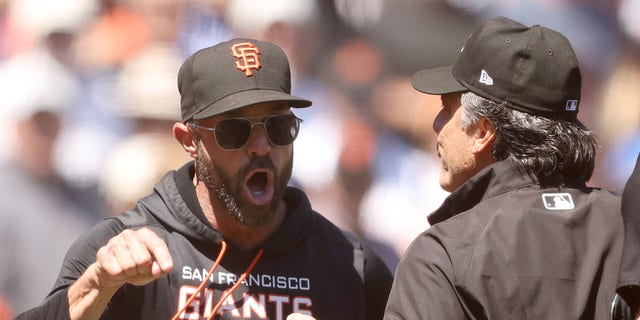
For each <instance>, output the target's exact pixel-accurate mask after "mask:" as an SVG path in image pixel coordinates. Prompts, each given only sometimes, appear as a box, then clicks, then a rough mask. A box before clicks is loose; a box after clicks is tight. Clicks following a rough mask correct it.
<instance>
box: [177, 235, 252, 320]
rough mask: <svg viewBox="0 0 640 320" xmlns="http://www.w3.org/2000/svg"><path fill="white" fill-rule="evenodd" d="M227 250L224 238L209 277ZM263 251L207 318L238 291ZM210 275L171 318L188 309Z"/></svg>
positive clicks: (226, 291)
mask: <svg viewBox="0 0 640 320" xmlns="http://www.w3.org/2000/svg"><path fill="white" fill-rule="evenodd" d="M226 251H227V243H226V242H225V241H224V240H222V243H221V248H220V252H219V253H218V257H217V258H216V261H215V262H214V263H213V266H211V269H210V270H209V273H208V274H209V277H210V276H211V275H213V272H214V271H215V270H216V269H217V268H218V265H220V261H221V260H222V257H224V254H225V252H226ZM263 252H264V250H263V249H260V251H258V253H257V254H256V256H255V257H254V258H253V261H251V264H249V267H247V270H245V272H243V273H242V275H240V278H238V280H237V281H236V283H235V284H234V285H233V286H232V287H231V288H230V289H228V290H225V291H224V293H223V294H222V297H220V300H219V301H218V303H216V305H215V307H213V309H212V310H211V315H210V316H209V318H207V320H211V319H212V318H213V317H214V316H215V315H216V313H218V309H220V306H222V303H224V301H225V300H226V299H227V297H229V295H231V294H232V293H233V292H234V291H236V289H238V287H239V286H240V284H242V281H244V279H246V278H247V276H248V275H249V274H250V273H251V270H253V267H255V266H256V264H257V263H258V260H260V257H261V256H262V253H263ZM209 277H206V278H205V279H204V280H202V282H201V283H200V285H199V286H198V288H197V290H196V293H195V294H193V295H192V296H191V297H189V299H187V301H186V303H185V304H184V306H183V307H182V308H181V309H180V310H178V312H176V314H175V315H174V316H173V317H172V318H171V320H177V319H178V317H180V315H181V314H182V313H183V312H184V311H185V310H186V309H187V307H188V306H189V304H190V303H191V302H192V301H193V300H194V299H195V298H196V296H197V295H198V294H200V293H201V291H202V288H204V286H205V285H206V283H207V280H208V279H209Z"/></svg>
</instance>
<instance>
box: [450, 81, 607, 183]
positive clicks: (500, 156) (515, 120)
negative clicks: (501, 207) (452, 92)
mask: <svg viewBox="0 0 640 320" xmlns="http://www.w3.org/2000/svg"><path fill="white" fill-rule="evenodd" d="M460 102H461V104H462V117H461V122H462V126H463V127H464V128H468V127H469V126H470V125H472V124H473V123H475V122H476V121H478V119H480V118H487V119H488V120H489V121H491V122H493V123H494V124H495V126H496V140H495V142H494V144H493V147H492V150H491V152H492V154H493V156H494V158H495V159H496V160H505V159H511V160H513V161H515V162H516V163H517V165H518V166H519V167H520V168H521V169H523V170H525V171H526V172H527V173H528V174H529V175H530V176H532V177H536V178H537V179H538V180H541V179H543V178H544V177H546V176H549V175H551V174H555V173H559V174H560V175H562V176H563V177H565V178H578V179H582V180H584V181H587V180H589V179H590V178H591V175H592V174H593V168H594V166H595V156H596V149H597V148H598V142H597V140H596V137H595V134H594V133H593V132H592V131H590V130H588V129H587V128H586V127H585V126H584V125H583V124H582V123H580V122H579V121H577V120H575V121H567V120H564V119H561V118H558V119H550V118H545V117H540V116H534V115H531V114H528V113H525V112H521V111H517V110H514V109H511V108H508V107H506V106H505V105H504V104H498V103H495V102H493V101H491V100H488V99H485V98H483V97H481V96H478V95H477V94H475V93H473V92H466V93H464V94H462V97H461V98H460Z"/></svg>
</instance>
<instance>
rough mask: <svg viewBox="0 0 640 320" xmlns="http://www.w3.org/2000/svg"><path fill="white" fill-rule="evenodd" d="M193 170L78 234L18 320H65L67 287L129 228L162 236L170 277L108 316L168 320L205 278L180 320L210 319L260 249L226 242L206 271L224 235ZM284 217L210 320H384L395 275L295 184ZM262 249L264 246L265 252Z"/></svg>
mask: <svg viewBox="0 0 640 320" xmlns="http://www.w3.org/2000/svg"><path fill="white" fill-rule="evenodd" d="M193 174H194V167H193V163H192V162H191V163H189V164H187V165H185V166H184V167H182V168H181V169H179V170H177V171H171V172H169V173H167V174H166V175H165V176H164V177H163V178H162V180H161V181H160V183H158V184H157V185H156V186H155V188H154V192H153V193H152V194H151V195H149V196H147V197H145V198H143V199H141V200H140V201H139V202H138V204H137V206H136V207H135V208H134V209H133V210H130V211H128V212H125V213H124V214H123V215H121V216H118V217H115V218H108V219H105V220H104V221H102V222H101V223H99V224H98V225H96V226H95V227H94V228H92V229H91V230H90V231H88V232H87V233H85V234H84V235H83V236H82V237H80V238H79V239H78V240H77V241H76V242H75V243H74V245H73V246H72V247H71V249H70V250H69V252H68V253H67V255H66V257H65V260H64V263H63V266H62V270H61V272H60V275H59V276H58V280H57V281H56V284H55V286H54V289H53V290H52V292H51V293H50V294H49V296H48V297H47V299H46V300H45V301H44V302H43V304H42V305H41V306H40V307H37V308H34V309H32V310H29V311H27V312H25V313H23V314H21V315H20V316H18V319H68V318H69V315H68V301H67V289H68V287H69V286H70V285H71V284H72V283H73V282H74V281H75V280H76V279H77V278H78V277H80V275H81V274H82V273H83V272H84V271H85V270H86V269H87V267H88V266H89V265H91V264H92V263H94V262H95V259H96V253H97V251H98V249H99V248H100V247H102V246H103V245H105V244H106V243H107V242H108V240H109V239H110V238H112V237H113V236H115V235H117V234H119V233H120V232H121V231H122V230H124V229H126V228H134V229H138V228H141V227H147V228H149V229H151V230H153V231H154V232H156V233H157V234H158V235H159V236H160V237H161V238H163V239H164V240H165V241H166V243H167V245H168V247H169V251H170V253H171V256H172V258H173V269H172V271H171V272H170V274H169V275H167V276H164V277H161V278H159V279H156V280H155V281H153V282H151V283H149V284H147V285H145V286H142V287H137V286H132V285H128V284H127V285H124V286H123V287H122V288H121V289H120V290H119V291H118V292H117V293H116V294H115V296H114V297H113V298H112V300H111V302H110V303H109V305H108V307H107V310H106V311H105V313H104V314H103V316H102V319H154V320H156V319H170V318H171V317H172V316H174V314H175V313H176V312H177V310H178V309H179V308H182V307H183V306H184V305H185V301H186V300H187V299H188V298H189V297H190V296H192V295H193V293H194V292H195V291H196V289H197V287H198V286H199V285H200V283H201V282H203V280H205V279H207V278H208V279H207V280H205V281H207V284H206V286H205V288H204V289H203V291H204V297H205V298H204V299H201V297H202V294H201V295H198V296H197V297H196V299H195V300H193V301H192V302H191V303H190V304H189V306H188V307H187V308H186V311H185V313H183V314H182V317H179V319H201V318H202V317H203V319H206V318H208V317H209V315H210V313H211V310H212V308H213V305H215V304H216V303H217V302H218V301H219V300H220V297H221V296H222V294H223V292H224V291H225V290H227V289H229V288H231V287H232V286H233V285H234V284H235V283H236V280H237V279H238V278H239V277H240V275H241V274H242V273H243V272H245V271H246V270H247V268H248V267H249V265H250V264H251V262H252V260H253V259H254V258H255V257H256V255H257V252H258V249H256V250H251V251H242V250H239V249H238V248H235V247H233V246H232V245H229V247H228V249H227V250H226V253H225V254H224V255H223V256H222V259H221V262H220V265H219V266H218V267H217V269H216V270H215V271H214V272H213V273H212V274H209V270H210V268H211V266H212V265H213V263H214V261H215V260H216V257H217V256H218V254H219V253H220V251H221V243H222V240H223V237H222V235H221V234H220V233H218V232H217V230H215V229H214V228H213V227H212V226H211V225H210V224H209V223H208V222H207V220H206V219H205V217H204V214H203V213H202V210H201V208H200V205H199V204H198V200H197V198H196V194H195V189H194V187H193V184H192V183H191V181H192V177H193ZM285 202H286V204H287V216H286V219H285V221H284V222H283V224H282V226H281V227H280V228H279V229H278V230H277V231H276V233H275V234H274V235H272V236H271V237H270V238H269V239H268V240H267V241H265V243H264V244H263V245H262V246H261V249H263V254H262V255H261V256H260V257H259V258H258V261H257V264H256V265H255V267H254V268H253V269H252V270H251V272H250V274H249V275H248V276H247V278H246V279H245V280H244V281H242V284H241V285H240V286H239V287H238V288H237V289H236V290H235V291H234V292H233V293H232V294H231V295H230V296H229V297H228V298H227V299H225V303H223V304H222V306H221V307H220V309H219V311H224V313H223V314H222V316H221V317H220V318H214V319H271V320H281V319H285V318H286V317H287V315H289V314H290V313H293V312H301V313H309V312H310V313H311V315H313V316H314V317H316V319H319V320H324V319H328V320H335V319H367V320H369V319H382V314H383V311H384V306H385V304H386V301H387V296H388V293H389V290H390V287H391V281H392V275H391V273H390V271H389V270H388V268H387V267H386V266H385V264H384V263H383V262H382V260H381V259H380V258H378V257H377V256H376V255H375V254H374V253H373V252H372V251H370V250H368V249H367V248H366V247H364V246H363V245H362V244H361V243H360V242H359V241H358V240H357V239H356V238H355V237H354V236H353V235H351V234H349V233H346V232H343V231H341V230H340V229H338V228H337V227H336V226H335V225H333V224H332V223H331V222H329V221H328V220H327V219H325V218H324V217H322V216H321V215H320V214H318V213H317V212H315V211H313V210H312V208H311V205H310V203H309V200H308V199H307V197H306V195H305V194H304V192H302V191H301V190H299V189H295V188H292V187H289V188H288V189H287V192H286V194H285ZM259 249H260V248H259Z"/></svg>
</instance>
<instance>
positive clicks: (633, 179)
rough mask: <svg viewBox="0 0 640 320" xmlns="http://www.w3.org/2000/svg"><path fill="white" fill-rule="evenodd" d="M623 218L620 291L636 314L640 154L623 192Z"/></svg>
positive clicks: (639, 308) (639, 282)
mask: <svg viewBox="0 0 640 320" xmlns="http://www.w3.org/2000/svg"><path fill="white" fill-rule="evenodd" d="M622 219H623V221H624V224H625V243H624V250H623V254H622V264H621V266H620V277H619V278H618V293H620V295H621V296H622V297H623V298H624V299H625V300H626V302H627V303H628V304H629V305H630V306H631V308H632V313H634V314H635V313H637V312H639V311H640V154H639V155H638V158H637V159H636V166H635V168H634V169H633V172H632V173H631V176H630V177H629V180H627V183H626V184H625V188H624V192H623V194H622Z"/></svg>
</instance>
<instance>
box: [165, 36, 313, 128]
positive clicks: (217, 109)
mask: <svg viewBox="0 0 640 320" xmlns="http://www.w3.org/2000/svg"><path fill="white" fill-rule="evenodd" d="M178 90H179V91H180V96H181V97H180V106H181V110H182V121H184V122H186V121H189V120H191V119H203V118H208V117H212V116H215V115H218V114H221V113H224V112H227V111H231V110H235V109H238V108H242V107H246V106H250V105H253V104H257V103H263V102H280V101H281V102H286V103H288V104H289V105H290V106H291V107H295V108H305V107H308V106H310V105H311V101H309V100H306V99H302V98H298V97H295V96H292V95H291V72H290V69H289V61H288V59H287V55H286V54H285V53H284V51H282V49H280V47H278V46H276V45H275V44H273V43H270V42H266V41H259V40H254V39H245V38H236V39H232V40H229V41H226V42H222V43H219V44H217V45H215V46H212V47H208V48H204V49H201V50H199V51H197V52H196V53H194V54H192V55H191V56H190V57H189V58H187V60H185V62H184V63H183V64H182V66H181V67H180V71H179V72H178Z"/></svg>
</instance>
